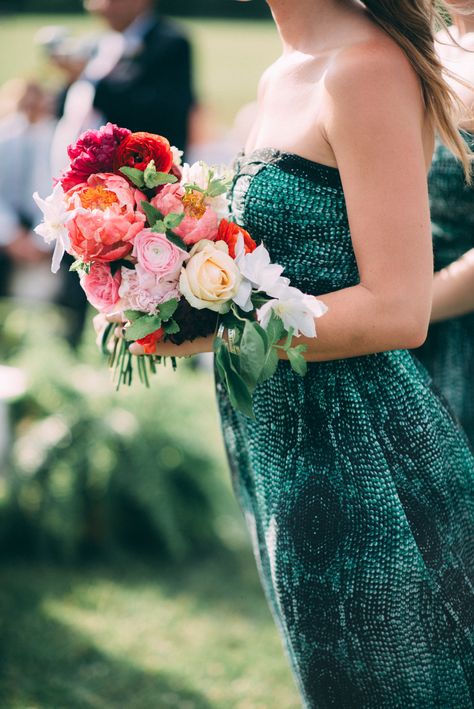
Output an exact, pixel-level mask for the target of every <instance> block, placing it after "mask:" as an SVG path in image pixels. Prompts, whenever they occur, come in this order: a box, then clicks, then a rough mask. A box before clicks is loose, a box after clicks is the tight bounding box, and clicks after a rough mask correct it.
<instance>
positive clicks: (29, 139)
mask: <svg viewBox="0 0 474 709" xmlns="http://www.w3.org/2000/svg"><path fill="white" fill-rule="evenodd" d="M2 106H8V107H9V110H10V113H7V114H6V115H5V113H6V111H3V112H2ZM52 114H53V100H52V97H51V96H49V94H47V93H46V92H45V91H44V90H43V89H42V87H41V86H40V85H38V84H36V83H34V82H25V81H22V80H14V81H11V82H8V83H7V84H6V85H5V86H4V87H2V89H1V91H0V115H3V118H2V120H1V121H0V297H11V298H17V299H22V300H30V301H42V302H53V303H56V304H58V305H61V306H64V307H67V308H69V309H70V310H71V311H72V312H73V317H70V318H69V320H68V324H69V333H68V335H69V340H70V342H71V344H73V345H75V344H77V342H78V341H79V338H80V336H81V333H82V329H83V325H84V319H85V313H86V308H87V301H86V298H85V295H84V293H83V291H82V288H81V287H80V283H79V279H78V278H77V275H76V274H75V273H70V272H69V270H68V266H67V265H64V267H63V268H62V270H61V273H60V276H59V277H58V276H54V275H53V274H52V273H51V252H50V250H49V247H48V246H47V245H45V243H44V241H43V240H42V239H41V238H40V237H38V236H37V235H36V234H35V233H34V232H33V228H34V227H35V226H36V225H37V224H38V223H39V222H40V221H41V219H42V214H41V211H40V210H39V209H38V207H37V206H36V204H35V202H34V200H33V192H35V191H38V192H39V193H40V194H41V195H42V196H46V195H48V194H50V192H51V189H52V182H53V176H52V171H51V159H50V158H51V144H52V140H53V135H54V131H55V128H56V120H55V119H54V117H53V115H52Z"/></svg>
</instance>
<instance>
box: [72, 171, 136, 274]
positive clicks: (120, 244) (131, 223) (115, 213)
mask: <svg viewBox="0 0 474 709" xmlns="http://www.w3.org/2000/svg"><path fill="white" fill-rule="evenodd" d="M140 199H145V197H144V195H142V194H141V193H140V192H139V191H138V190H136V189H134V188H133V187H131V186H130V185H129V184H128V182H127V180H125V179H124V178H123V177H120V176H119V175H113V174H110V173H103V174H98V175H91V176H90V177H89V179H88V180H87V182H86V183H85V184H81V185H77V186H76V187H73V188H72V189H71V190H69V192H68V193H67V194H66V200H67V202H68V206H69V208H70V209H75V210H76V214H75V216H74V218H73V219H72V220H71V221H70V222H69V223H68V231H69V237H70V242H71V245H70V249H71V252H72V253H73V254H74V255H75V256H77V257H78V258H81V259H82V260H83V261H84V262H86V263H87V262H90V261H115V260H117V259H120V258H123V257H124V256H126V255H127V254H129V253H130V252H131V251H132V249H133V239H134V238H135V236H136V235H137V234H138V233H139V232H140V231H142V229H143V226H144V223H145V215H144V214H143V212H142V211H141V209H139V208H138V204H139V202H140Z"/></svg>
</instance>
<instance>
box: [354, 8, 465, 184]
mask: <svg viewBox="0 0 474 709" xmlns="http://www.w3.org/2000/svg"><path fill="white" fill-rule="evenodd" d="M363 3H364V5H365V7H366V8H367V10H368V11H369V13H370V14H371V16H372V18H373V19H374V21H375V22H376V23H377V24H378V25H379V26H380V27H381V28H382V29H383V30H385V32H386V33H387V34H388V35H390V37H392V39H394V40H395V42H396V43H397V44H398V45H399V46H400V47H401V48H402V49H403V51H404V52H405V54H406V56H407V57H408V60H409V61H410V63H411V65H412V67H413V69H414V70H415V71H416V73H417V74H418V76H419V78H420V82H421V86H422V90H423V98H424V101H425V106H426V111H427V113H428V118H429V119H430V120H431V121H432V124H433V127H434V129H435V130H436V132H437V133H438V135H439V137H440V139H441V140H442V142H443V143H444V144H445V145H446V147H448V148H449V149H450V150H451V152H452V153H454V155H456V157H457V158H459V160H460V161H461V163H462V165H463V168H464V173H465V175H466V180H467V181H468V182H469V183H471V182H472V175H471V160H472V157H473V156H472V153H471V151H470V150H469V148H468V146H467V144H466V142H465V141H464V140H463V138H462V136H461V134H460V132H459V121H460V116H461V109H462V107H463V105H462V102H461V100H460V98H459V97H458V96H457V94H456V92H455V91H454V89H452V88H451V86H449V84H448V83H447V82H446V80H445V78H444V77H445V76H446V75H450V76H452V77H453V78H455V79H456V80H459V79H458V78H457V77H456V76H455V75H453V74H451V73H450V72H449V71H448V70H447V69H445V68H444V67H443V65H442V63H441V60H440V59H439V57H438V55H437V54H436V51H435V44H434V42H435V32H436V28H437V27H440V26H444V27H446V21H445V19H444V17H443V15H444V14H445V13H446V16H449V11H448V10H447V9H446V8H445V7H444V6H443V9H442V12H443V15H441V13H440V10H439V8H440V2H439V1H438V0H363ZM459 81H460V80H459Z"/></svg>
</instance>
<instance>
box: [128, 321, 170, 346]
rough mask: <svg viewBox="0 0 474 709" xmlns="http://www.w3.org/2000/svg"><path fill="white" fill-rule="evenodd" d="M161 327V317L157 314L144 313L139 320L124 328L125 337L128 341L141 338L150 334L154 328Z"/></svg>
mask: <svg viewBox="0 0 474 709" xmlns="http://www.w3.org/2000/svg"><path fill="white" fill-rule="evenodd" d="M160 327H161V318H160V317H159V316H158V315H144V316H143V317H141V318H140V319H139V320H136V321H135V322H134V323H133V325H130V327H127V328H126V330H125V339H126V340H128V342H131V341H135V340H141V339H142V337H146V336H147V335H151V333H152V332H155V330H159V329H160Z"/></svg>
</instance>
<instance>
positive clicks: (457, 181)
mask: <svg viewBox="0 0 474 709" xmlns="http://www.w3.org/2000/svg"><path fill="white" fill-rule="evenodd" d="M463 136H464V139H465V140H466V142H468V143H470V144H471V145H472V146H473V147H474V136H473V135H469V134H468V133H463ZM429 191H430V202H431V221H432V227H433V248H434V257H435V270H437V271H438V270H439V269H440V268H444V267H445V266H447V265H448V264H450V263H452V262H453V261H455V260H456V259H458V258H459V257H460V256H461V255H462V254H463V253H465V252H466V251H468V250H469V249H472V248H473V247H474V187H473V186H471V187H469V186H468V185H466V183H465V180H464V174H463V168H462V165H461V163H460V162H459V160H457V158H456V157H455V156H454V155H453V154H452V153H451V152H450V151H449V150H448V149H447V148H446V147H445V146H444V145H442V144H441V143H438V144H437V146H436V150H435V154H434V157H433V163H432V166H431V171H430V175H429Z"/></svg>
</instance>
